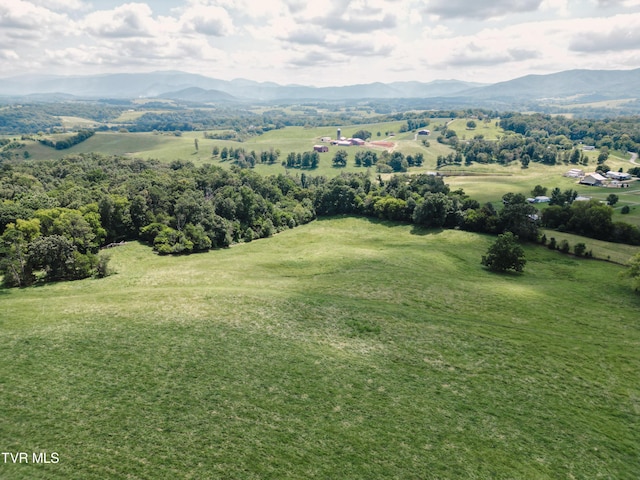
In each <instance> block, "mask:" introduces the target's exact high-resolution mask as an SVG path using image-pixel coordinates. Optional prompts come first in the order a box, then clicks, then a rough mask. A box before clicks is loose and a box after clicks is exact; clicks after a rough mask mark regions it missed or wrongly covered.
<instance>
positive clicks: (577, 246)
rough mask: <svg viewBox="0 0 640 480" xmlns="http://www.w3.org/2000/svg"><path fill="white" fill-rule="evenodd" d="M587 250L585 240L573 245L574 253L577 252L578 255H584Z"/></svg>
mask: <svg viewBox="0 0 640 480" xmlns="http://www.w3.org/2000/svg"><path fill="white" fill-rule="evenodd" d="M586 250H587V246H586V245H585V244H584V243H583V242H578V243H576V244H575V245H574V246H573V253H575V254H576V255H577V256H578V257H581V256H582V255H584V252H585V251H586Z"/></svg>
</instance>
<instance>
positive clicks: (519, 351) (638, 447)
mask: <svg viewBox="0 0 640 480" xmlns="http://www.w3.org/2000/svg"><path fill="white" fill-rule="evenodd" d="M491 241H492V238H491V237H488V236H481V235H476V234H471V233H468V232H462V231H454V230H445V231H423V230H419V229H416V228H415V227H413V226H409V225H398V224H388V223H381V222H376V221H371V220H366V219H359V218H336V219H329V220H322V221H315V222H313V223H311V224H308V225H305V226H302V227H299V228H297V229H294V230H289V231H286V232H283V233H281V234H279V235H277V236H275V237H273V238H270V239H264V240H260V241H256V242H253V243H249V244H241V245H238V246H235V247H233V248H230V249H226V250H219V251H212V252H209V253H206V254H198V255H191V256H187V257H170V256H167V257H159V256H156V255H155V254H153V253H152V251H151V249H150V248H148V247H145V246H142V245H139V244H136V243H130V244H128V245H126V246H124V247H118V248H115V249H113V250H111V252H112V254H113V258H112V265H113V267H114V268H115V269H116V271H117V274H115V275H112V276H110V277H108V278H106V279H102V280H92V279H89V280H83V281H77V282H68V283H58V284H49V285H46V286H42V287H35V288H28V289H23V290H18V289H12V290H0V302H1V306H2V315H1V316H0V365H1V367H2V376H0V392H1V395H0V411H2V421H0V445H2V451H3V452H41V451H46V452H49V453H50V452H56V453H58V454H59V458H60V461H59V463H57V464H49V465H34V464H31V463H30V464H16V465H14V464H11V463H9V464H0V477H1V478H8V479H37V478H47V479H65V480H66V479H83V480H86V479H104V478H129V479H143V478H145V479H146V478H154V479H162V478H171V479H177V478H179V479H183V478H184V479H187V478H225V479H232V478H238V479H263V478H277V479H284V478H291V479H300V478H322V479H326V478H332V479H333V478H351V479H377V478H384V479H387V478H396V479H408V478H420V479H461V478H468V479H471V478H474V479H512V478H513V479H521V478H522V479H525V478H526V479H557V478H567V479H571V478H576V479H578V478H612V479H613V478H615V479H627V478H628V479H632V478H638V477H639V476H640V462H639V459H640V382H639V380H640V348H638V347H639V346H640V330H639V329H638V315H637V312H638V308H639V307H640V296H639V295H637V294H636V293H634V292H633V291H632V290H631V289H630V287H629V284H628V283H627V281H625V280H623V279H620V278H619V273H620V272H621V271H622V270H623V268H622V267H620V266H617V265H614V264H611V263H607V262H598V261H588V260H578V259H575V258H573V257H571V256H563V255H562V254H560V253H558V252H551V251H549V250H548V249H546V248H542V247H536V246H527V247H526V256H527V259H528V263H527V265H526V267H525V272H524V274H522V275H508V274H507V275H496V274H492V273H490V272H488V271H486V270H484V269H483V268H482V267H481V266H480V257H481V255H482V254H483V253H484V252H485V251H486V249H487V247H488V245H489V244H490V242H491ZM596 291H597V292H602V294H601V295H595V292H596ZM29 455H31V453H29Z"/></svg>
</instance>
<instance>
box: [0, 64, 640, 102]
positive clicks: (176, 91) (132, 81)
mask: <svg viewBox="0 0 640 480" xmlns="http://www.w3.org/2000/svg"><path fill="white" fill-rule="evenodd" d="M0 95H1V96H5V97H16V96H31V98H34V99H38V100H42V99H46V98H57V99H60V98H67V99H68V98H128V99H132V98H155V97H157V98H169V99H176V100H182V101H187V102H200V103H233V102H250V101H263V102H269V101H304V100H325V101H342V100H358V99H400V98H441V99H451V100H455V101H456V103H466V102H478V103H483V102H487V101H505V102H513V101H516V100H517V101H520V102H523V101H544V100H551V99H553V100H560V101H562V100H574V101H596V100H607V99H631V98H640V68H639V69H634V70H567V71H563V72H559V73H554V74H549V75H527V76H524V77H520V78H516V79H514V80H510V81H506V82H500V83H496V84H491V85H487V84H480V83H472V82H462V81H459V80H436V81H432V82H417V81H407V82H393V83H380V82H376V83H368V84H360V85H348V86H337V87H311V86H305V85H279V84H277V83H273V82H255V81H252V80H246V79H235V80H231V81H227V80H219V79H215V78H210V77H206V76H203V75H197V74H191V73H185V72H179V71H163V72H151V73H118V74H105V75H90V76H89V75H85V76H82V75H78V76H55V75H22V76H18V77H10V78H4V79H0ZM70 96H73V97H70Z"/></svg>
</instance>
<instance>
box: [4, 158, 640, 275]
mask: <svg viewBox="0 0 640 480" xmlns="http://www.w3.org/2000/svg"><path fill="white" fill-rule="evenodd" d="M574 200H575V196H573V195H570V194H567V195H560V196H557V202H556V203H557V204H556V206H555V207H554V209H553V210H552V212H553V215H551V214H547V215H544V216H542V219H541V220H542V224H543V225H544V224H545V223H546V224H547V225H548V226H551V227H560V228H563V229H565V230H567V231H575V232H576V233H580V234H582V235H586V236H593V237H595V238H600V239H605V240H611V241H619V242H625V243H632V244H640V230H639V229H638V228H637V227H635V226H632V225H628V224H625V223H622V222H613V221H612V212H613V210H612V208H611V207H609V206H607V205H602V204H601V203H599V202H596V201H590V202H575V201H574ZM537 213H538V212H537V210H536V208H535V207H534V206H533V205H531V204H529V203H527V202H526V199H525V197H524V195H522V194H507V195H505V196H504V197H503V206H502V207H501V208H500V209H499V210H496V208H495V207H494V206H493V205H492V204H490V203H489V204H486V205H480V204H479V203H478V202H477V201H475V200H473V199H471V198H469V197H468V196H467V195H465V193H464V192H463V191H462V190H455V191H451V190H450V188H449V187H448V186H447V185H446V184H445V183H444V181H443V178H442V177H439V176H435V175H424V174H423V175H412V176H407V175H395V176H393V177H391V179H390V180H388V181H382V180H381V179H380V178H379V179H378V180H377V181H376V180H372V179H371V178H369V177H368V176H367V175H366V174H364V173H363V174H343V175H339V176H337V177H335V178H332V179H328V178H325V177H322V176H311V175H309V174H308V172H307V171H303V172H301V173H299V174H294V175H283V174H280V175H277V176H271V177H264V176H261V175H259V174H257V173H255V172H253V171H252V170H251V169H246V168H245V169H242V168H239V167H237V166H233V167H231V169H224V168H222V167H218V166H212V165H204V166H200V167H196V166H194V165H193V164H191V163H190V162H183V161H174V162H172V163H171V164H163V163H160V162H157V161H143V160H139V159H131V158H124V157H117V156H102V155H98V154H85V155H71V156H67V157H65V158H64V159H62V160H59V161H37V162H36V161H33V160H24V159H22V160H12V161H8V160H5V161H3V163H2V164H1V166H0V273H1V274H3V275H4V284H5V285H6V286H24V285H30V284H32V283H34V282H37V281H52V280H62V279H76V278H84V277H87V276H90V275H104V274H106V272H107V257H105V256H104V255H103V256H100V255H99V252H100V249H101V247H104V246H106V245H110V244H113V243H116V242H120V241H123V240H141V241H144V242H147V243H148V244H149V245H151V246H153V248H154V249H155V250H156V251H157V252H158V253H159V254H187V253H195V252H201V251H207V250H209V249H212V248H223V247H228V246H230V245H231V244H233V243H236V242H249V241H252V240H255V239H258V238H263V237H269V236H271V235H273V234H275V233H277V232H279V231H282V230H285V229H289V228H294V227H296V226H297V225H301V224H304V223H307V222H309V221H311V220H313V219H314V218H316V217H318V216H332V215H339V214H355V215H365V216H370V217H376V218H381V219H385V220H392V221H401V222H410V223H414V224H416V225H419V226H422V227H425V228H461V229H465V230H470V231H476V232H489V233H501V232H506V231H509V232H512V233H513V234H515V235H517V236H518V237H519V238H520V239H522V240H527V241H539V240H540V239H539V234H538V227H539V225H540V221H539V220H537V218H538V216H537Z"/></svg>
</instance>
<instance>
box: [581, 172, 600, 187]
mask: <svg viewBox="0 0 640 480" xmlns="http://www.w3.org/2000/svg"><path fill="white" fill-rule="evenodd" d="M605 180H606V178H605V177H603V176H602V175H600V174H599V173H589V174H587V175H585V176H584V177H582V179H581V180H580V183H581V184H583V185H591V186H600V185H602V184H603V183H604V181H605Z"/></svg>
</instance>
